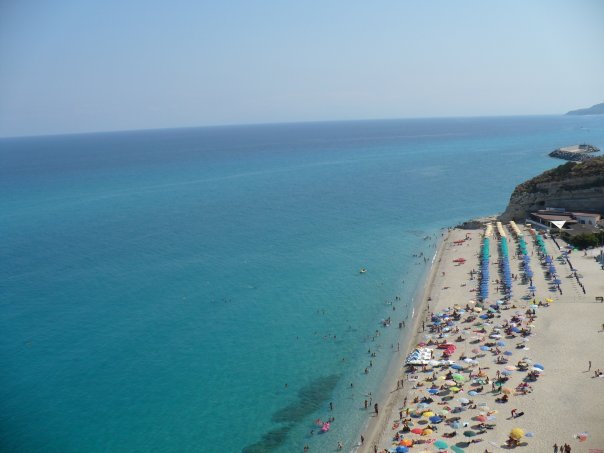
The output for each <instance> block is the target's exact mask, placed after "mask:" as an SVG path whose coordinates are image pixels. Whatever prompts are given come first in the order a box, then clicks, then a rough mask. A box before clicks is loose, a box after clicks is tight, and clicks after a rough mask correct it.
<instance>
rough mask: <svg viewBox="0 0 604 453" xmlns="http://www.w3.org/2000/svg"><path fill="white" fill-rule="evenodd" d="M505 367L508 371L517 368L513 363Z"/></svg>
mask: <svg viewBox="0 0 604 453" xmlns="http://www.w3.org/2000/svg"><path fill="white" fill-rule="evenodd" d="M505 369H506V370H508V371H516V370H517V368H516V367H515V366H514V365H508V366H506V367H505Z"/></svg>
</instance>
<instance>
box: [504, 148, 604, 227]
mask: <svg viewBox="0 0 604 453" xmlns="http://www.w3.org/2000/svg"><path fill="white" fill-rule="evenodd" d="M546 207H556V208H566V209H567V210H573V211H581V210H589V211H599V212H604V156H602V157H595V158H593V159H590V160H588V161H586V162H582V163H576V162H567V163H566V164H564V165H560V166H559V167H556V168H554V169H552V170H548V171H546V172H543V173H542V174H540V175H539V176H536V177H534V178H532V179H529V180H528V181H526V182H523V183H522V184H520V185H518V186H517V187H516V189H515V190H514V192H513V193H512V196H511V197H510V202H509V204H508V207H507V208H506V210H505V211H504V213H503V214H501V216H500V219H501V220H502V221H509V220H512V219H516V220H522V219H524V218H526V216H527V215H528V214H529V213H530V212H532V211H537V210H539V209H545V208H546Z"/></svg>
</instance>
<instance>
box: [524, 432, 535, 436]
mask: <svg viewBox="0 0 604 453" xmlns="http://www.w3.org/2000/svg"><path fill="white" fill-rule="evenodd" d="M524 437H535V433H533V432H528V433H526V434H525V435H524Z"/></svg>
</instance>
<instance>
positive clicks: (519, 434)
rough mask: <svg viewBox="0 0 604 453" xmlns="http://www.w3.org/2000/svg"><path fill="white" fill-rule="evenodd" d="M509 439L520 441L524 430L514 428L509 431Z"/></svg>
mask: <svg viewBox="0 0 604 453" xmlns="http://www.w3.org/2000/svg"><path fill="white" fill-rule="evenodd" d="M510 437H511V438H512V439H514V440H520V439H522V438H523V437H524V430H523V429H521V428H514V429H513V430H512V431H510Z"/></svg>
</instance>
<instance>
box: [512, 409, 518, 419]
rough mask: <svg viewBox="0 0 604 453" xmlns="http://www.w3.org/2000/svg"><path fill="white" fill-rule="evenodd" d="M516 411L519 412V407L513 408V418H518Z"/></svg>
mask: <svg viewBox="0 0 604 453" xmlns="http://www.w3.org/2000/svg"><path fill="white" fill-rule="evenodd" d="M516 412H518V409H512V418H516Z"/></svg>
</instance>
